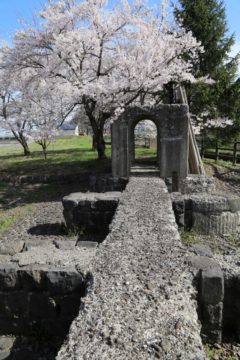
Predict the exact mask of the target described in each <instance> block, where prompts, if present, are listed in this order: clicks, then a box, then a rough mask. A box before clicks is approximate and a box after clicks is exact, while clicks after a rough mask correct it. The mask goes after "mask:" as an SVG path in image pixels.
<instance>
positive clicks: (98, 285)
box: [57, 177, 207, 360]
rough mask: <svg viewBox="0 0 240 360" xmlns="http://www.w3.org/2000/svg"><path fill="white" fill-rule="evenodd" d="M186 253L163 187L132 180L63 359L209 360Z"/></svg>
mask: <svg viewBox="0 0 240 360" xmlns="http://www.w3.org/2000/svg"><path fill="white" fill-rule="evenodd" d="M185 251H186V250H185V249H184V246H183V245H182V244H181V241H180V237H179V233H178V231H177V225H176V223H175V218H174V214H173V211H172V204H171V200H170V196H169V194H168V192H167V189H166V186H165V184H164V182H163V180H161V179H160V178H157V177H151V178H150V177H131V179H130V181H129V183H128V185H127V188H126V190H125V191H124V192H123V194H122V197H121V200H120V204H119V207H118V209H117V212H116V215H115V218H114V220H113V222H112V225H111V232H110V234H109V235H108V237H107V238H106V240H105V241H104V242H103V243H102V244H101V246H100V247H99V248H98V250H97V253H96V256H95V258H94V261H92V262H91V264H90V265H89V271H90V272H91V273H92V276H93V284H92V285H90V287H89V291H88V294H87V296H86V297H85V298H84V299H83V305H82V306H81V309H80V312H79V315H78V316H77V318H76V319H75V320H74V321H73V323H72V325H71V328H70V332H69V335H68V338H67V340H66V342H65V344H63V346H62V348H61V349H60V351H59V353H58V356H57V359H58V360H67V359H72V360H109V359H111V360H115V359H116V360H129V359H131V360H135V359H136V360H142V359H144V360H146V359H148V360H151V359H162V360H177V359H178V360H179V359H181V360H204V359H207V357H206V355H205V352H204V349H203V347H202V342H201V338H200V324H199V322H198V319H197V312H196V293H195V290H194V288H193V286H192V277H191V275H190V273H189V271H188V268H187V265H186V264H185V262H184V255H185Z"/></svg>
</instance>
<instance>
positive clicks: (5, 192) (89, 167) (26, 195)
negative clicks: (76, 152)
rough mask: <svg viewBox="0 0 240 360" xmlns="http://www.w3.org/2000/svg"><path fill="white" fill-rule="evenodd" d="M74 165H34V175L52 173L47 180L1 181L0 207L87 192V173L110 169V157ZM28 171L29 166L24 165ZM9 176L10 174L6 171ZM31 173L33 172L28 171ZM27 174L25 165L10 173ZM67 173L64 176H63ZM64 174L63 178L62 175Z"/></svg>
mask: <svg viewBox="0 0 240 360" xmlns="http://www.w3.org/2000/svg"><path fill="white" fill-rule="evenodd" d="M75 165H76V164H67V165H66V164H61V165H59V166H58V165H53V166H52V167H51V169H47V170H48V171H46V172H45V171H43V169H42V168H41V167H37V168H36V173H34V175H39V176H42V175H43V174H47V175H52V176H53V178H52V179H51V178H50V180H49V183H36V184H34V183H32V184H28V183H23V184H18V183H15V184H14V183H11V182H0V209H2V210H4V209H10V208H14V207H16V206H18V205H26V204H34V203H41V202H53V201H61V200H62V198H63V196H66V195H68V194H70V193H72V192H79V191H82V192H86V191H90V190H91V187H90V183H89V176H90V175H91V174H99V173H101V174H102V173H109V172H111V166H110V160H109V159H105V160H103V161H99V160H91V161H87V160H86V161H82V162H81V161H78V164H77V166H75ZM26 168H27V170H29V167H27V166H26ZM8 174H9V175H11V174H12V173H10V172H8ZM30 174H32V173H30ZM16 175H18V176H22V175H29V173H28V172H26V171H25V168H23V169H21V171H19V172H15V173H13V176H16ZM66 175H68V176H67V178H66ZM64 177H65V178H64Z"/></svg>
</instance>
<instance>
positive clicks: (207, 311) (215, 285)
mask: <svg viewBox="0 0 240 360" xmlns="http://www.w3.org/2000/svg"><path fill="white" fill-rule="evenodd" d="M223 298H224V280H223V273H222V271H221V269H220V268H212V269H207V270H203V271H202V276H201V293H200V306H201V318H202V319H201V321H202V336H203V338H205V340H206V341H207V342H209V343H213V344H214V343H221V342H222V322H223Z"/></svg>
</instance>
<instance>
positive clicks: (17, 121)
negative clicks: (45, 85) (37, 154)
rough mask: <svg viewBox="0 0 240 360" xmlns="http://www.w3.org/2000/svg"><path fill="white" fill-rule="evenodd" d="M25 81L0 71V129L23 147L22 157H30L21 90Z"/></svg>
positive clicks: (27, 126) (26, 120) (7, 72)
mask: <svg viewBox="0 0 240 360" xmlns="http://www.w3.org/2000/svg"><path fill="white" fill-rule="evenodd" d="M25 85H26V84H25V81H24V80H23V78H22V77H21V76H20V75H19V76H18V78H15V77H14V75H13V73H11V72H9V71H4V70H0V124H1V127H2V128H4V129H6V130H9V131H11V132H12V134H13V136H14V138H15V139H16V140H17V141H18V142H19V143H20V144H21V146H22V147H23V152H24V155H25V156H27V155H30V150H29V146H28V143H27V134H26V133H27V131H28V128H29V122H28V117H27V116H26V117H24V116H23V109H24V105H23V96H24V95H23V93H24V92H23V89H24V87H25Z"/></svg>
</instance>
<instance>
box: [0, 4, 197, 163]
mask: <svg viewBox="0 0 240 360" xmlns="http://www.w3.org/2000/svg"><path fill="white" fill-rule="evenodd" d="M163 3H164V4H165V3H166V1H164V2H163ZM40 18H41V22H40V24H39V26H38V27H30V28H29V29H27V30H26V31H19V32H17V33H16V35H15V38H14V41H13V44H14V46H13V48H4V49H3V53H4V61H3V63H2V66H4V67H5V68H6V67H7V68H11V69H15V70H16V71H18V70H22V69H26V68H30V69H32V71H34V72H35V73H36V76H39V77H42V78H55V79H56V80H58V81H61V82H64V84H65V85H64V91H65V93H66V94H67V96H69V95H70V94H71V99H72V100H71V101H72V103H73V104H81V105H82V106H83V107H84V111H85V113H86V115H87V116H88V118H89V122H90V124H91V126H92V130H93V138H94V143H95V146H96V148H97V151H98V156H99V158H101V157H104V150H105V143H104V138H103V129H104V123H105V122H106V120H107V119H109V118H110V117H112V116H113V115H114V112H115V111H116V109H119V108H120V109H124V108H125V107H127V106H128V105H129V104H131V103H133V102H137V101H140V100H141V102H142V103H143V102H145V103H148V104H149V103H153V102H154V99H155V97H156V95H157V94H159V91H161V90H162V89H163V86H164V85H165V84H167V83H169V82H171V81H174V82H181V81H190V82H194V81H196V79H195V78H194V76H193V75H192V65H191V63H190V61H188V60H187V59H189V56H190V57H191V58H193V57H194V58H196V56H197V55H196V54H197V53H199V51H202V49H201V47H200V44H199V43H197V41H196V40H195V38H193V36H192V34H191V33H190V32H186V31H185V30H184V29H183V28H181V27H180V26H179V25H178V26H177V25H176V24H174V23H172V22H170V21H169V16H168V13H167V11H166V4H165V6H163V9H162V10H160V9H156V8H149V7H147V6H146V4H145V2H144V1H142V0H135V1H133V2H131V3H130V2H128V1H127V0H122V1H121V2H118V5H117V6H115V7H114V8H110V7H109V6H107V1H105V0H82V1H74V0H61V1H57V2H55V1H49V3H48V5H47V6H46V7H45V8H44V9H43V11H42V12H41V13H40ZM186 54H188V55H189V56H188V57H187V56H185V55H186Z"/></svg>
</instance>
